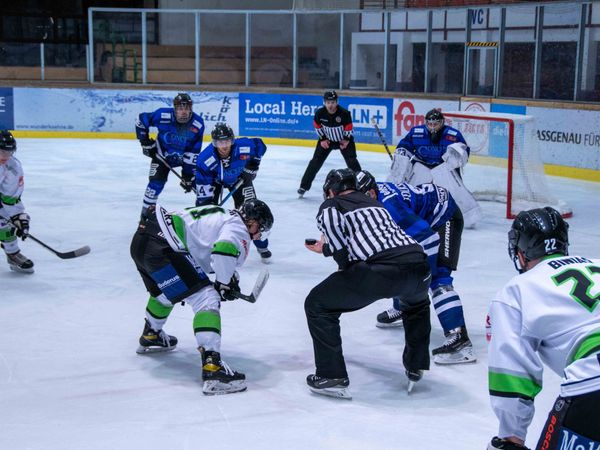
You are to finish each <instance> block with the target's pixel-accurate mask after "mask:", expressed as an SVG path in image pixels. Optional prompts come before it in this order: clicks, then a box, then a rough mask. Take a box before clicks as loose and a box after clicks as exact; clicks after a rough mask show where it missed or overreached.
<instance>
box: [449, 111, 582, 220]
mask: <svg viewBox="0 0 600 450" xmlns="http://www.w3.org/2000/svg"><path fill="white" fill-rule="evenodd" d="M443 114H444V117H445V119H446V124H447V125H449V126H451V127H453V128H456V129H458V130H459V131H460V132H461V133H462V135H463V136H464V138H465V140H466V141H467V145H468V146H469V148H470V149H471V156H470V159H469V160H470V161H471V162H472V163H475V164H481V165H482V167H481V168H479V167H478V170H477V171H469V170H468V166H467V170H466V171H465V174H464V176H465V184H466V186H467V187H468V188H469V189H470V190H471V191H472V192H473V195H474V196H475V198H477V199H478V200H488V201H496V202H505V203H506V217H507V218H514V217H516V215H517V214H518V213H519V212H520V211H523V210H526V209H532V208H541V207H544V206H552V207H553V208H555V209H557V210H558V211H559V212H560V213H561V215H562V216H563V217H571V216H572V215H573V211H572V209H571V208H570V207H569V206H568V205H567V204H566V203H565V202H563V201H562V200H559V199H557V198H556V197H555V196H554V195H553V194H552V192H551V191H550V189H549V186H548V182H547V177H546V174H545V173H544V164H543V161H542V158H541V154H540V150H539V145H538V140H537V136H536V129H537V127H536V120H535V117H533V116H530V115H521V114H505V113H491V112H470V111H448V112H447V111H443ZM479 169H480V170H479Z"/></svg>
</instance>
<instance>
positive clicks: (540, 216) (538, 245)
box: [508, 206, 569, 273]
mask: <svg viewBox="0 0 600 450" xmlns="http://www.w3.org/2000/svg"><path fill="white" fill-rule="evenodd" d="M518 250H521V252H522V253H523V256H524V257H525V261H527V262H529V261H532V260H534V259H538V258H543V257H544V256H547V255H554V254H559V255H568V254H569V251H568V250H569V224H568V223H567V222H565V220H564V219H563V218H562V216H561V215H560V213H559V212H558V211H557V210H555V209H554V208H550V207H549V206H546V207H545V208H539V209H531V210H529V211H521V212H520V213H519V214H518V215H517V217H516V218H515V220H514V221H513V224H512V227H511V229H510V231H509V232H508V254H509V256H510V259H512V261H513V263H514V265H515V268H516V269H517V271H518V272H519V273H523V272H524V271H525V268H524V267H521V264H520V263H519V257H518V253H517V251H518Z"/></svg>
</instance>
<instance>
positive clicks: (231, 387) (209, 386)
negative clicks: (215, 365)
mask: <svg viewBox="0 0 600 450" xmlns="http://www.w3.org/2000/svg"><path fill="white" fill-rule="evenodd" d="M247 388H248V387H247V386H246V380H234V381H230V382H229V383H223V382H222V381H219V380H208V381H205V382H204V384H203V386H202V393H203V394H204V395H223V394H234V393H236V392H243V391H245V390H246V389H247Z"/></svg>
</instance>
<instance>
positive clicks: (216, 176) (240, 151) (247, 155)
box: [196, 138, 267, 205]
mask: <svg viewBox="0 0 600 450" xmlns="http://www.w3.org/2000/svg"><path fill="white" fill-rule="evenodd" d="M266 151H267V147H266V145H265V143H264V142H263V140H262V139H260V138H237V139H235V140H234V141H233V144H232V146H231V153H230V155H229V158H227V159H221V158H219V153H218V152H217V149H216V148H215V147H214V146H213V145H212V144H210V145H209V146H208V147H206V148H205V149H204V150H202V152H201V153H200V154H199V155H198V158H197V160H196V192H197V194H198V198H197V202H196V204H198V205H201V204H204V203H208V202H210V201H212V199H213V194H214V187H215V185H216V184H217V183H218V184H221V185H223V186H225V187H227V188H231V187H232V186H233V185H234V184H235V183H236V181H237V180H238V178H239V177H240V175H241V174H242V172H243V171H244V167H246V165H248V166H249V167H251V168H252V169H253V170H257V169H258V166H259V165H260V160H261V158H262V156H263V155H264V154H265V152H266Z"/></svg>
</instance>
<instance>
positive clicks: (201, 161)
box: [196, 144, 219, 169]
mask: <svg viewBox="0 0 600 450" xmlns="http://www.w3.org/2000/svg"><path fill="white" fill-rule="evenodd" d="M218 164H219V161H218V158H217V156H216V155H215V148H214V147H213V145H212V144H209V145H208V147H206V148H205V149H204V150H202V151H201V152H200V154H199V155H198V158H197V160H196V165H198V166H201V165H204V166H206V167H208V168H209V169H212V168H214V167H216V166H217V165H218Z"/></svg>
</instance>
